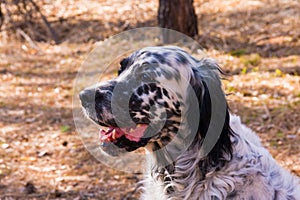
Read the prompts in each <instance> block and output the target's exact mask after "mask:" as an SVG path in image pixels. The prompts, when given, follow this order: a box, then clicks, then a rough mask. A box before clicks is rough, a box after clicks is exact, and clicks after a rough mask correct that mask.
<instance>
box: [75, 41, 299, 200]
mask: <svg viewBox="0 0 300 200" xmlns="http://www.w3.org/2000/svg"><path fill="white" fill-rule="evenodd" d="M220 72H221V70H220V68H219V66H218V65H217V64H216V62H214V60H212V59H209V58H203V59H201V60H197V59H195V58H194V57H192V56H191V55H190V54H188V53H187V52H185V51H184V50H182V49H180V48H178V47H172V46H166V47H147V48H143V49H140V50H138V51H136V52H134V53H133V54H131V55H130V56H129V57H127V58H125V59H123V60H122V61H121V63H120V69H119V72H118V73H119V75H118V76H117V77H116V78H115V79H113V80H110V81H107V82H102V83H99V84H96V85H94V86H92V87H89V88H86V89H84V90H83V91H81V93H80V100H81V103H82V106H83V108H84V109H83V110H84V112H85V114H86V115H87V116H88V117H89V118H90V119H91V120H93V121H94V122H96V123H97V124H99V125H101V127H107V128H103V129H102V130H101V132H100V135H101V136H100V140H101V141H102V148H103V150H104V151H105V152H107V153H109V154H111V155H116V154H120V153H122V152H131V151H134V150H136V149H138V148H142V147H143V148H145V149H146V150H147V151H148V152H150V153H149V155H151V158H149V161H148V164H149V166H148V173H147V174H146V178H145V180H144V181H143V185H144V187H143V191H144V192H143V194H142V197H141V198H142V199H149V200H150V199H151V200H156V199H157V200H166V199H192V200H194V199H201V200H212V199H214V200H222V199H249V200H251V199H255V200H268V199H272V200H273V199H274V200H275V199H276V200H285V199H286V200H287V199H289V200H292V199H294V200H299V199H300V181H299V179H298V177H296V176H293V175H292V174H290V173H289V172H287V171H286V170H285V169H283V168H282V167H280V166H279V165H278V164H277V163H276V161H275V160H274V159H273V158H272V156H271V155H270V154H269V153H268V151H267V150H266V149H265V148H264V147H263V146H262V144H261V142H260V140H259V138H258V136H257V135H256V134H255V133H254V132H253V131H251V130H250V129H249V128H247V127H246V126H245V125H243V124H242V123H241V120H240V118H239V117H237V116H235V115H232V114H231V113H230V112H229V109H228V106H227V103H226V100H225V95H224V93H223V92H222V87H221V81H220ZM211 127H212V128H211ZM218 127H220V129H218ZM205 138H208V139H207V140H205ZM204 146H205V148H204ZM116 147H117V148H116ZM116 149H118V150H120V151H116ZM205 149H206V150H205Z"/></svg>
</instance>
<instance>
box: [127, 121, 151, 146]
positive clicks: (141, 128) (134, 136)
mask: <svg viewBox="0 0 300 200" xmlns="http://www.w3.org/2000/svg"><path fill="white" fill-rule="evenodd" d="M147 128H148V126H147V125H138V126H137V127H135V128H131V129H129V130H128V129H127V130H126V135H125V137H126V138H127V139H128V140H131V141H134V142H138V141H140V140H141V138H142V137H143V136H144V132H145V130H146V129H147ZM124 131H125V130H124Z"/></svg>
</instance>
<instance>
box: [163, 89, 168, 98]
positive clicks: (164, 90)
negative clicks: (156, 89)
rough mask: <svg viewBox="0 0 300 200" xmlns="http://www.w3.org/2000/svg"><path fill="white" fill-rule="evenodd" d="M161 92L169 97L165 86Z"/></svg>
mask: <svg viewBox="0 0 300 200" xmlns="http://www.w3.org/2000/svg"><path fill="white" fill-rule="evenodd" d="M163 94H164V96H166V97H168V99H170V96H169V93H168V91H167V90H166V89H165V88H163Z"/></svg>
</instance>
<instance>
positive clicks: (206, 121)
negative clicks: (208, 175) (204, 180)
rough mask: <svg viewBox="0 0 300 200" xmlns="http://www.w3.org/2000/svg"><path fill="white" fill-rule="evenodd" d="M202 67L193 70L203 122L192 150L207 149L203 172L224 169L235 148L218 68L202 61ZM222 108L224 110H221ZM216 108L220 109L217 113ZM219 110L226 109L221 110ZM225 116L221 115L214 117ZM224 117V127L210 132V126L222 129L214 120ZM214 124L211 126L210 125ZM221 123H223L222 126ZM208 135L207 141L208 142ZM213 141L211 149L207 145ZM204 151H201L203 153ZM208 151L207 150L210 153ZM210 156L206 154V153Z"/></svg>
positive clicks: (190, 109)
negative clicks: (213, 168)
mask: <svg viewBox="0 0 300 200" xmlns="http://www.w3.org/2000/svg"><path fill="white" fill-rule="evenodd" d="M199 65H200V66H197V67H195V68H193V69H192V70H193V74H192V76H191V80H190V84H191V87H192V88H193V91H192V92H194V93H195V94H196V96H197V100H198V108H199V113H200V120H199V125H198V129H197V134H196V136H195V138H194V141H193V143H192V145H191V148H198V149H199V150H200V151H203V149H204V153H205V154H204V157H203V158H201V161H200V163H199V165H200V167H201V170H205V168H207V167H209V166H210V167H212V166H215V167H221V166H222V165H223V164H224V163H225V162H226V161H228V160H229V159H230V158H231V156H232V144H231V141H230V136H231V135H232V134H233V131H232V130H231V128H230V125H229V120H230V119H229V118H230V115H229V111H228V106H227V102H226V100H225V95H224V93H223V91H222V89H221V81H220V78H219V73H218V72H219V67H218V65H217V64H215V62H211V61H209V60H208V61H207V60H204V61H200V62H199ZM220 105H221V106H220ZM216 107H217V109H216ZM219 107H223V108H222V109H219ZM188 109H189V110H188V113H190V112H193V109H195V108H193V107H191V108H188ZM212 112H222V113H212ZM216 115H217V116H221V118H222V120H220V121H223V122H224V123H223V124H221V128H220V129H219V131H216V130H218V128H211V127H210V126H220V124H218V123H219V122H215V121H213V120H215V119H213V117H214V116H216ZM187 116H188V117H190V119H188V122H190V121H191V120H193V115H189V114H188V115H187ZM211 123H212V124H211ZM215 123H217V125H215ZM221 123H222V122H221ZM211 130H213V131H211ZM207 134H215V135H209V137H208V139H207V140H205V137H206V136H208V135H207ZM210 138H216V142H215V143H212V144H209V145H213V147H212V146H211V147H208V146H207V144H206V143H210V142H211V141H210ZM201 148H202V149H201ZM207 149H208V150H207ZM206 150H207V151H208V152H205V151H206Z"/></svg>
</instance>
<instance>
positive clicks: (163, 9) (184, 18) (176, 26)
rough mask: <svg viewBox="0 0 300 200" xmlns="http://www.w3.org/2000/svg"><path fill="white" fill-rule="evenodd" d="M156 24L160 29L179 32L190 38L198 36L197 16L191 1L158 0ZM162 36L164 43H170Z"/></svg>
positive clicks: (169, 40)
mask: <svg viewBox="0 0 300 200" xmlns="http://www.w3.org/2000/svg"><path fill="white" fill-rule="evenodd" d="M158 24H159V26H160V27H163V28H168V29H172V30H176V31H179V32H181V33H184V34H186V35H188V36H190V37H194V36H196V35H198V24H197V16H196V13H195V9H194V6H193V0H159V8H158ZM174 39H175V40H176V38H170V36H168V35H164V40H165V42H172V41H171V40H174Z"/></svg>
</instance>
